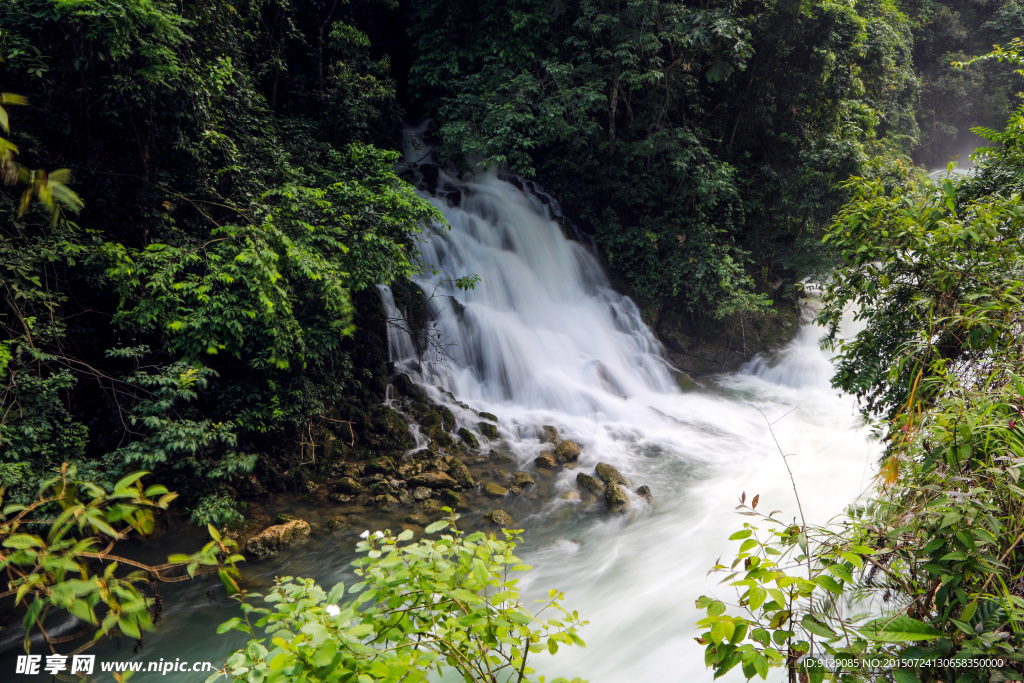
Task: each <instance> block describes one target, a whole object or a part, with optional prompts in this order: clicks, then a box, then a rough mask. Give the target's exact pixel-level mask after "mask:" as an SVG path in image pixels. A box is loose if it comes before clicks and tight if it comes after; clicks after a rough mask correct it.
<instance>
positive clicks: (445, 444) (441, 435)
mask: <svg viewBox="0 0 1024 683" xmlns="http://www.w3.org/2000/svg"><path fill="white" fill-rule="evenodd" d="M461 431H465V430H461ZM470 436H473V435H472V434H470ZM434 441H436V442H437V445H438V446H439V447H441V448H451V447H452V446H454V445H455V439H453V438H452V435H451V434H449V433H448V432H445V431H441V430H440V429H438V430H437V431H435V432H434Z"/></svg>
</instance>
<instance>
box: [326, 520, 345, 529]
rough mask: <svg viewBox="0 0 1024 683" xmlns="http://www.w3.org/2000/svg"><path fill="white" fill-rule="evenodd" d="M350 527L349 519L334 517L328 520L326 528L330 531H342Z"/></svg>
mask: <svg viewBox="0 0 1024 683" xmlns="http://www.w3.org/2000/svg"><path fill="white" fill-rule="evenodd" d="M348 525H349V523H348V517H334V518H332V519H329V520H327V524H326V525H325V526H326V527H327V530H328V531H341V530H342V529H344V528H346V527H347V526H348Z"/></svg>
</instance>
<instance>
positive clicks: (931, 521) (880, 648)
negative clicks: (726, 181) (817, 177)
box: [700, 46, 1024, 683]
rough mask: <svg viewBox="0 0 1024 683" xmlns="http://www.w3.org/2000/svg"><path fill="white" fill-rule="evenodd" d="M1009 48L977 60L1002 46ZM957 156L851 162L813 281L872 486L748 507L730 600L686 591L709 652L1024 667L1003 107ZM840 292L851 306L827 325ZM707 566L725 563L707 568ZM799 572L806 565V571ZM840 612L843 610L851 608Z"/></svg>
mask: <svg viewBox="0 0 1024 683" xmlns="http://www.w3.org/2000/svg"><path fill="white" fill-rule="evenodd" d="M1016 49H1017V48H1016V47H1015V46H1010V47H1009V48H1007V49H1005V50H997V51H996V52H995V53H993V54H992V56H991V58H992V59H1000V58H1003V59H1006V58H1007V56H1009V57H1011V61H1014V62H1016V61H1018V60H1019V55H1017V54H1016ZM979 132H980V133H983V134H985V135H986V136H987V137H989V138H991V139H993V140H994V141H996V142H999V143H1001V144H1000V146H999V147H993V148H990V149H986V150H983V151H982V152H981V153H979V154H978V155H977V157H976V160H977V162H978V167H977V169H976V171H975V173H973V174H971V175H967V176H956V175H954V174H953V173H952V171H953V165H950V169H949V170H950V172H949V173H948V174H947V176H946V177H945V178H940V179H939V180H938V181H936V182H932V181H929V180H927V179H924V178H920V177H914V176H907V177H904V178H902V179H894V181H893V182H892V183H890V184H887V183H885V182H882V181H879V180H866V179H854V180H852V181H850V188H851V190H853V192H854V193H855V195H854V200H853V201H851V202H850V203H849V204H848V205H847V206H845V207H844V208H843V210H842V211H841V212H840V213H839V215H838V216H837V218H836V221H835V223H834V224H833V226H832V227H831V228H830V230H829V234H828V237H827V239H828V240H830V241H831V242H832V243H833V244H834V245H835V246H836V247H837V249H838V250H839V251H840V252H841V253H842V255H843V257H844V259H845V260H844V264H843V265H842V266H841V267H840V268H839V269H837V271H836V273H835V275H834V277H833V279H832V280H831V281H830V282H829V283H828V285H827V287H826V291H825V295H824V297H823V300H824V303H825V308H824V310H823V313H822V316H821V318H822V320H824V321H825V322H827V323H829V324H830V325H831V330H830V335H829V337H827V338H826V340H825V342H826V343H831V344H833V345H834V348H838V349H839V351H840V355H839V357H838V361H839V365H838V369H837V373H836V375H835V377H834V379H833V383H834V385H835V386H836V387H838V388H842V389H844V390H846V391H849V392H851V393H853V394H855V395H857V396H858V397H859V398H860V399H861V400H862V408H863V410H864V412H865V415H866V416H870V417H875V418H881V421H880V423H879V430H880V432H881V433H882V435H883V437H884V439H885V441H886V443H887V448H886V453H885V456H884V459H883V461H882V465H881V471H880V474H879V480H878V481H879V483H880V489H879V490H878V491H877V492H875V494H874V496H873V498H872V499H871V500H869V501H868V502H866V503H864V504H861V505H859V506H857V507H855V508H853V509H851V510H850V513H849V516H848V519H845V520H843V525H842V526H840V525H833V526H830V527H821V528H815V527H809V526H807V525H806V524H805V523H803V522H802V521H801V523H799V524H795V523H794V524H786V523H783V522H780V521H778V520H776V519H774V517H773V515H762V514H760V513H758V512H757V511H756V510H755V508H756V506H757V502H758V500H757V498H756V497H755V498H754V500H753V501H752V503H751V505H750V507H746V506H745V501H743V500H741V507H742V508H743V509H744V512H743V514H749V515H752V516H759V517H760V518H761V521H762V522H763V523H767V525H768V526H767V528H763V529H761V530H759V529H758V528H757V527H756V526H754V525H745V528H744V529H743V530H742V531H740V532H738V533H737V534H735V535H734V536H733V538H734V539H736V540H739V541H741V545H740V552H739V555H738V556H737V561H736V563H735V564H734V565H733V567H732V569H731V570H736V569H737V568H739V571H736V573H734V574H732V575H730V576H729V577H728V579H727V580H728V581H730V582H731V583H732V585H734V586H736V587H737V588H738V591H739V604H738V605H737V607H738V608H739V610H741V611H740V613H739V614H737V613H736V612H733V613H731V614H727V608H726V606H725V604H724V603H722V602H720V601H717V600H713V599H711V598H702V599H701V602H700V606H701V607H704V608H707V610H708V618H707V619H705V620H704V621H703V622H702V624H703V625H704V626H707V627H708V628H709V629H710V630H709V631H708V632H707V634H705V635H704V641H705V644H706V645H707V662H708V664H709V665H710V666H713V667H715V669H716V674H721V673H724V672H725V671H727V670H728V669H730V668H732V667H734V666H736V665H737V664H742V666H743V670H744V673H745V675H747V677H748V678H750V677H753V676H754V675H761V676H764V675H765V672H766V671H767V669H768V667H770V666H785V667H787V668H788V670H789V677H790V680H796V679H797V678H798V677H802V676H807V679H808V680H810V681H821V680H823V679H826V678H827V679H828V680H843V681H860V680H886V681H890V680H891V681H896V683H911V682H912V681H922V682H928V683H930V682H932V681H936V682H937V681H962V682H964V683H967V682H970V681H979V682H980V681H990V680H1018V679H1020V677H1021V674H1022V672H1024V656H1022V654H1021V652H1022V650H1024V631H1022V627H1021V624H1022V623H1024V584H1022V582H1021V578H1020V577H1021V573H1022V571H1024V551H1022V550H1021V547H1020V544H1021V541H1022V540H1024V534H1022V533H1021V528H1020V510H1021V509H1022V506H1024V488H1021V486H1020V479H1021V474H1022V467H1024V421H1022V418H1024V398H1022V397H1024V378H1022V376H1021V374H1020V360H1021V353H1022V350H1024V348H1022V345H1021V331H1022V322H1021V319H1020V315H1021V313H1020V312H1021V310H1022V307H1021V291H1022V289H1024V281H1022V279H1021V276H1020V274H1021V272H1024V271H1022V266H1024V250H1022V247H1021V234H1022V232H1024V222H1022V218H1024V216H1022V213H1021V207H1020V191H1021V181H1022V176H1021V170H1020V169H1021V165H1020V141H1021V139H1022V134H1024V120H1022V114H1021V112H1020V111H1018V112H1016V113H1015V114H1014V115H1013V116H1012V117H1011V119H1010V121H1009V123H1008V125H1007V127H1006V129H1005V130H1004V131H1002V132H996V131H989V130H983V129H982V130H979ZM849 308H853V309H854V310H855V311H856V317H857V318H858V319H860V320H861V321H863V322H864V323H865V327H864V329H863V330H862V331H860V332H859V333H857V334H856V335H855V336H854V337H853V338H852V339H849V340H845V341H842V340H840V339H839V337H838V334H839V330H838V326H839V322H840V319H841V317H842V315H843V313H844V311H846V310H847V309H849ZM719 569H725V568H724V567H719ZM804 576H806V578H804ZM856 610H861V611H862V612H861V613H860V614H858V613H856Z"/></svg>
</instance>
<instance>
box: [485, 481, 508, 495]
mask: <svg viewBox="0 0 1024 683" xmlns="http://www.w3.org/2000/svg"><path fill="white" fill-rule="evenodd" d="M484 493H486V494H487V495H488V496H491V497H492V498H502V497H504V496H506V495H508V489H507V488H505V487H504V486H502V485H501V484H496V483H494V482H493V481H489V482H487V483H486V484H484Z"/></svg>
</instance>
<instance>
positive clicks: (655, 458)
mask: <svg viewBox="0 0 1024 683" xmlns="http://www.w3.org/2000/svg"><path fill="white" fill-rule="evenodd" d="M446 187H447V188H448V189H458V190H459V191H461V203H460V205H459V206H458V207H451V206H447V205H446V204H445V202H443V201H441V200H433V201H435V203H436V205H437V206H438V207H439V208H440V209H441V210H442V211H443V212H444V214H445V217H446V218H447V220H448V222H449V223H450V224H451V230H450V231H448V230H447V229H444V228H441V227H438V226H435V227H434V228H432V230H431V235H430V238H429V240H428V241H426V242H424V243H423V244H422V245H421V251H422V255H423V258H424V260H425V262H426V263H428V264H431V265H432V266H433V267H434V268H436V269H437V270H439V271H440V272H439V273H436V274H433V275H431V276H429V277H424V278H423V279H422V280H421V281H420V284H421V286H422V288H423V289H424V291H426V292H428V293H432V294H433V298H431V299H430V308H431V310H432V313H433V315H434V316H435V318H436V324H437V331H438V332H439V333H440V336H441V338H442V340H443V341H445V342H447V343H451V344H453V345H452V346H451V347H449V351H450V353H451V355H452V356H453V362H447V363H442V364H430V363H424V364H421V363H418V362H417V359H416V358H415V352H414V351H412V349H413V348H414V347H413V345H412V343H411V340H409V339H408V338H403V337H404V336H405V335H404V334H403V333H402V332H400V331H396V332H394V333H393V338H392V344H393V347H392V353H393V359H394V360H395V361H396V365H397V366H399V368H400V369H405V370H407V371H409V372H410V374H411V375H412V376H413V377H414V378H415V379H417V380H418V381H420V382H422V383H423V384H424V385H425V386H427V387H428V390H429V391H431V392H432V394H433V396H434V398H435V399H437V400H443V397H442V394H441V391H440V389H444V390H448V391H451V392H452V393H453V394H454V395H455V396H456V397H457V398H458V399H460V400H461V401H463V402H465V403H467V404H468V405H470V406H471V407H472V408H474V409H476V410H482V411H488V412H492V413H495V414H496V415H498V416H499V418H500V421H501V437H502V438H503V440H505V441H506V442H507V445H508V448H509V449H510V450H511V452H512V453H514V454H515V455H516V456H517V457H518V458H519V459H520V461H521V462H522V464H523V469H530V465H529V463H530V462H531V461H532V459H533V458H534V457H536V456H537V454H538V453H539V451H540V450H541V445H540V443H539V441H538V439H537V438H536V436H537V432H536V429H537V427H538V426H539V425H543V424H551V425H555V426H556V427H557V428H558V429H559V431H560V432H561V434H562V436H563V438H570V439H573V440H575V441H577V442H579V443H580V444H581V445H582V446H583V456H582V457H581V460H580V469H585V470H589V469H591V468H592V467H593V466H594V465H595V464H596V463H597V462H599V461H600V462H608V463H611V464H613V465H615V466H616V467H617V468H619V470H621V471H622V472H623V473H624V474H625V475H626V476H627V478H628V479H629V480H630V481H631V483H632V484H633V486H634V487H635V486H636V485H639V484H647V485H649V486H650V487H651V489H652V490H653V493H654V497H655V500H656V505H655V507H654V509H651V508H650V507H649V506H647V505H645V504H643V503H642V502H640V501H639V500H638V499H635V498H634V500H633V504H634V510H633V512H632V513H630V514H629V515H628V516H626V517H624V518H617V519H612V518H608V517H606V516H604V515H603V514H602V513H601V512H600V510H597V509H584V508H583V507H582V506H581V505H580V504H579V503H576V502H571V501H558V502H556V503H549V504H546V505H545V506H541V507H538V508H536V509H533V510H527V511H526V512H524V511H523V509H522V506H520V508H519V510H518V511H517V512H515V513H514V514H516V517H517V521H518V522H519V523H520V524H522V525H524V526H525V527H526V528H527V530H528V534H527V535H528V548H527V550H526V551H525V553H524V554H525V558H526V560H527V561H528V562H529V563H530V564H532V565H534V566H535V568H536V569H535V571H533V572H532V573H531V574H530V575H529V576H528V578H527V579H526V580H525V583H524V585H526V587H527V588H528V590H529V592H531V593H533V594H536V595H538V596H540V595H543V594H545V592H546V590H547V589H548V588H558V589H560V590H563V591H565V592H566V593H567V600H566V602H567V604H568V605H569V606H570V607H571V608H573V609H577V610H578V611H579V612H580V613H581V614H582V615H583V616H584V618H587V619H589V620H590V621H591V622H592V623H591V625H590V626H588V627H587V628H586V629H585V631H584V633H583V636H584V639H585V640H587V641H588V647H587V648H586V649H578V648H568V649H565V648H563V649H562V650H561V651H560V653H559V655H558V656H557V657H556V658H553V659H552V660H551V661H546V662H544V663H543V666H542V670H543V671H544V672H545V673H548V674H550V675H556V674H557V675H565V676H581V677H583V678H587V679H589V680H590V681H593V682H595V683H598V682H602V681H608V682H611V681H651V682H654V681H710V680H711V676H710V674H709V673H708V672H707V671H706V669H705V667H704V665H703V651H702V648H701V647H700V646H699V645H697V644H696V643H695V642H694V640H693V637H694V636H695V635H696V631H695V628H694V626H693V624H694V622H695V621H697V620H698V619H699V618H700V615H698V613H697V610H696V609H695V607H694V600H695V599H696V598H697V597H698V596H699V595H700V594H701V593H704V592H708V591H712V590H715V591H716V592H717V594H718V595H719V596H720V597H722V598H724V599H729V598H734V594H733V593H732V592H731V589H728V588H724V587H719V588H717V589H716V588H715V583H716V581H717V579H716V578H714V577H711V578H708V577H706V576H705V574H706V572H707V570H708V569H709V568H710V567H711V566H712V565H713V564H714V563H715V561H716V559H717V558H719V557H729V553H730V552H734V548H731V547H730V546H735V543H730V542H728V541H727V540H726V539H727V538H728V536H729V534H730V533H731V532H732V531H734V530H736V529H738V528H739V527H740V526H741V525H742V522H743V521H744V520H746V519H747V518H744V517H739V516H736V515H734V514H733V512H734V510H733V508H734V506H735V505H736V504H737V502H738V500H737V499H738V497H739V496H740V494H741V492H746V493H747V494H748V500H749V499H750V498H751V497H752V496H753V495H754V494H756V493H759V494H760V496H761V498H760V500H761V503H760V506H759V508H760V509H765V510H771V509H781V510H783V513H782V515H781V517H783V518H787V517H788V518H792V517H793V516H794V515H795V514H796V504H795V503H796V501H795V497H794V493H793V483H792V482H791V481H790V479H789V475H788V474H787V473H786V468H785V466H784V463H783V456H782V455H781V454H780V453H779V451H778V449H777V447H776V445H775V441H774V440H773V438H772V434H771V432H770V431H769V429H768V421H769V420H770V421H772V422H774V432H775V437H776V438H777V439H778V442H779V444H781V446H782V448H783V450H784V451H785V453H786V454H787V456H788V462H789V464H790V467H791V468H792V470H793V473H794V479H795V485H796V488H797V490H798V491H799V493H800V496H801V500H802V504H803V509H804V512H805V513H806V515H807V517H808V522H824V521H826V520H828V519H829V518H831V517H832V516H834V515H837V514H839V513H840V512H841V511H842V510H843V509H844V507H845V506H846V505H848V504H849V503H850V502H852V501H853V500H854V499H855V498H856V497H858V496H859V495H860V494H861V493H862V492H863V491H864V490H865V488H866V487H868V486H869V485H870V482H871V479H872V477H873V474H874V472H873V470H872V468H873V463H874V461H875V458H876V457H877V451H876V449H875V447H874V446H873V444H872V443H871V442H870V441H869V439H868V435H867V430H866V429H865V428H863V427H861V426H860V422H859V420H858V418H857V415H856V411H855V408H854V404H853V401H852V400H851V399H849V398H847V397H842V396H839V395H837V393H836V392H835V391H834V390H832V389H831V388H830V387H829V377H830V376H831V374H832V368H831V365H830V363H829V360H828V358H827V356H826V355H825V354H824V353H823V352H822V351H821V350H820V349H819V348H818V344H817V339H818V337H819V336H820V334H821V331H820V330H819V329H817V328H814V327H813V326H805V327H804V328H803V329H802V331H801V332H800V334H799V336H798V337H797V338H796V339H795V340H794V341H793V342H792V343H791V344H790V345H789V346H788V347H787V348H785V349H784V350H783V351H782V352H781V353H780V354H778V357H777V358H775V359H774V361H773V362H770V363H769V362H766V361H764V360H761V359H756V360H754V361H752V362H751V363H748V365H747V366H746V367H745V368H744V369H743V370H742V371H741V372H740V373H738V374H736V375H732V376H728V377H725V378H722V379H721V380H720V381H719V382H717V383H716V384H715V385H713V386H711V387H709V388H707V389H706V390H703V391H698V392H692V393H682V392H681V391H679V389H678V388H677V385H676V383H675V381H674V379H673V371H672V370H671V368H670V367H669V366H668V365H667V363H666V362H665V361H664V359H663V357H662V355H661V349H660V345H659V344H658V342H657V340H656V339H655V338H654V336H653V334H652V333H651V331H650V330H649V329H648V328H647V327H646V325H644V324H643V322H642V320H641V318H640V313H639V311H638V310H637V307H636V306H635V305H634V304H633V302H632V301H630V300H629V299H628V298H625V297H623V296H621V295H619V294H617V293H616V292H614V291H613V290H612V289H611V288H610V285H609V283H608V281H607V279H606V277H605V275H604V274H603V272H602V269H601V267H600V264H599V263H598V261H597V260H596V259H595V258H594V257H593V255H592V254H591V253H590V252H589V251H588V250H587V248H585V247H584V246H583V245H582V244H580V243H579V242H575V241H570V240H567V239H566V238H565V237H564V236H563V234H562V230H561V228H560V226H559V225H558V224H557V223H556V222H554V221H553V220H552V219H551V213H552V210H551V207H552V206H554V205H553V204H552V203H551V202H550V201H549V202H544V201H541V199H539V198H538V196H536V195H532V194H528V193H524V192H522V191H520V190H518V189H516V188H515V187H514V186H513V185H511V184H509V183H507V182H503V181H501V180H499V179H498V178H497V177H495V176H493V175H484V176H482V177H477V178H476V179H474V180H472V181H471V182H462V181H458V180H456V179H454V178H451V177H448V176H445V175H444V174H443V173H442V174H441V181H440V188H441V189H444V188H446ZM471 273H476V274H479V275H480V276H481V277H482V281H481V283H480V284H479V285H478V286H477V288H476V289H474V290H472V291H469V292H461V291H458V290H457V289H456V288H455V287H454V286H453V284H452V281H453V280H454V279H455V278H457V277H460V276H464V275H468V274H471ZM385 299H387V297H385ZM456 302H457V303H456ZM388 303H389V305H390V302H388ZM395 312H396V311H395V309H394V308H393V305H392V306H391V311H390V313H392V314H393V313H395ZM453 410H455V412H456V414H457V416H458V417H459V418H460V419H461V420H463V421H464V422H465V423H466V424H467V425H468V426H472V424H473V423H474V421H475V417H474V413H473V412H472V411H466V410H462V411H460V410H458V409H457V408H456V407H453ZM577 471H578V470H577ZM575 475H576V471H571V470H568V471H565V472H563V473H562V474H561V475H560V480H559V485H560V487H562V488H564V489H565V490H569V489H572V488H573V487H574V478H575Z"/></svg>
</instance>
